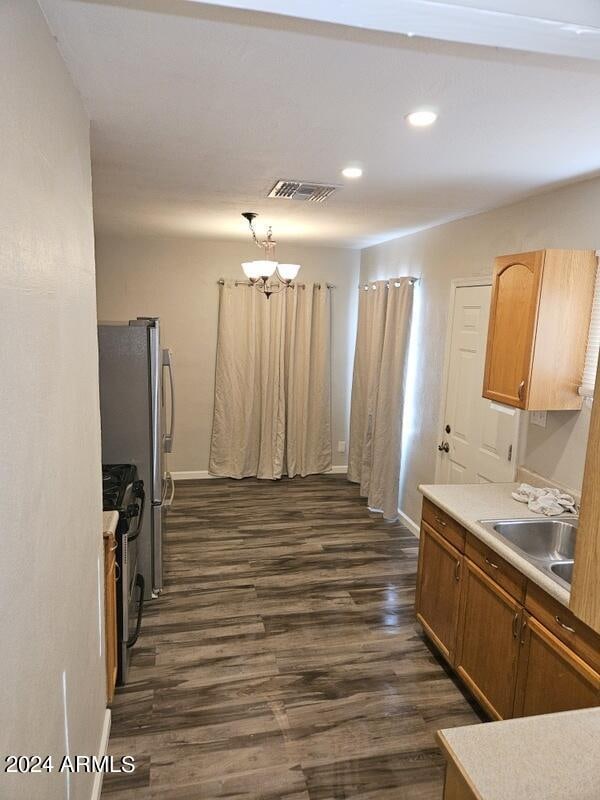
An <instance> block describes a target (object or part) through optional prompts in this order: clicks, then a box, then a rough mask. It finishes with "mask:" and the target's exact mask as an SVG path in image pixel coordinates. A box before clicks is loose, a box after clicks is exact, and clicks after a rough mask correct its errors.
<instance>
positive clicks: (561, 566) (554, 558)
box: [480, 515, 579, 589]
mask: <svg viewBox="0 0 600 800" xmlns="http://www.w3.org/2000/svg"><path fill="white" fill-rule="evenodd" d="M480 522H481V524H482V525H483V526H484V527H485V528H487V529H488V531H490V533H493V534H494V535H495V536H497V537H498V538H500V539H502V541H503V542H504V544H506V545H508V547H510V548H511V549H512V550H514V551H515V552H517V553H519V554H520V555H521V556H523V557H524V558H525V559H527V561H529V563H530V564H532V565H533V566H535V567H537V568H538V569H540V570H541V571H542V572H544V573H545V574H546V575H548V576H549V577H551V578H552V579H553V580H555V581H556V582H557V583H559V584H561V585H562V586H564V587H565V588H567V589H570V588H571V578H572V575H573V559H574V557H575V541H576V539H577V526H578V524H579V520H578V518H577V517H574V516H572V515H569V516H561V517H552V518H542V519H539V518H533V517H529V518H526V519H510V520H507V519H491V520H480Z"/></svg>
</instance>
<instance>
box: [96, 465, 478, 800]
mask: <svg viewBox="0 0 600 800" xmlns="http://www.w3.org/2000/svg"><path fill="white" fill-rule="evenodd" d="M165 565H166V566H165V572H166V574H165V579H166V580H165V590H164V593H163V594H162V595H161V597H160V598H159V599H158V600H156V601H153V603H152V604H150V605H149V607H148V610H147V612H146V615H145V619H144V624H143V630H142V634H141V636H140V639H139V642H138V645H137V647H136V649H135V655H134V660H133V667H132V670H131V674H130V682H129V684H128V685H127V686H126V687H125V688H124V689H121V690H120V691H118V693H117V696H116V698H115V701H114V705H113V722H112V733H111V740H110V753H111V754H113V755H114V756H121V755H134V756H135V757H136V763H137V769H136V771H135V772H134V773H132V774H131V775H120V776H119V775H107V776H106V779H105V784H104V791H103V797H105V798H106V800H125V798H135V800H138V798H139V799H140V800H141V798H144V800H157V799H158V798H160V800H200V799H202V800H205V799H206V800H210V798H230V799H233V800H246V799H248V798H261V800H276V799H278V798H285V799H286V800H308V799H309V798H310V800H330V799H332V798H336V799H337V798H350V797H352V798H363V800H367V799H368V800H392V798H394V800H440V799H441V796H442V781H443V760H442V757H441V755H440V752H439V750H438V748H437V746H436V744H435V739H434V733H435V731H436V730H437V729H438V728H440V727H449V726H454V725H464V724H469V723H473V722H478V721H479V717H478V712H477V710H476V708H475V707H473V706H471V704H470V702H469V700H468V699H466V697H465V696H464V695H463V694H462V692H461V691H460V689H459V688H458V686H457V685H456V684H455V683H454V681H453V680H452V678H451V677H450V676H449V674H448V673H447V672H446V670H445V669H444V667H443V665H442V664H441V662H440V661H439V660H438V659H437V658H436V657H435V656H434V655H433V653H432V652H431V651H430V649H429V648H428V647H427V645H426V644H425V642H424V640H423V637H422V635H421V633H420V631H419V629H418V627H417V625H416V624H415V621H414V609H413V600H414V588H415V577H416V565H417V540H416V539H415V538H414V537H413V535H412V534H411V533H410V532H409V531H408V530H407V529H406V528H404V527H402V526H401V525H400V524H389V523H385V522H383V521H382V520H381V519H380V518H379V517H375V516H371V515H369V513H368V511H367V509H366V507H365V502H364V500H362V499H361V498H360V497H359V495H358V487H357V486H354V485H352V484H349V483H347V482H346V479H345V476H344V475H327V476H315V477H310V478H295V479H294V480H283V481H278V482H269V481H258V480H254V479H246V480H243V481H234V480H214V481H210V480H209V481H197V482H186V483H178V484H177V492H176V500H175V504H174V507H173V511H172V513H171V514H170V516H169V524H168V533H167V536H166V554H165Z"/></svg>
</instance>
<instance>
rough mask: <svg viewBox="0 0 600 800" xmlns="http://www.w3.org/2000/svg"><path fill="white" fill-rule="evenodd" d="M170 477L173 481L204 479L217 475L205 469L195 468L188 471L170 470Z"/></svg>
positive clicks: (210, 478) (216, 476)
mask: <svg viewBox="0 0 600 800" xmlns="http://www.w3.org/2000/svg"><path fill="white" fill-rule="evenodd" d="M171 477H172V478H173V480H174V481H206V480H212V479H213V478H218V477H219V476H218V475H211V474H210V472H209V471H208V470H207V469H196V470H190V471H188V472H172V473H171Z"/></svg>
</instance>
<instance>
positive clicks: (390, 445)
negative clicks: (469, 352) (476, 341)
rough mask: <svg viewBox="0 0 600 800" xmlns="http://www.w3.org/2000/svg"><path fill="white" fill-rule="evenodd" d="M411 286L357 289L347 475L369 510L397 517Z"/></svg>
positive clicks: (396, 283) (407, 282)
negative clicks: (356, 320) (357, 485)
mask: <svg viewBox="0 0 600 800" xmlns="http://www.w3.org/2000/svg"><path fill="white" fill-rule="evenodd" d="M413 294H414V286H413V281H412V280H411V279H409V278H397V279H395V280H389V281H375V282H374V283H372V284H370V285H369V286H368V288H367V289H366V290H365V289H361V290H360V298H359V305H358V331H357V336H356V351H355V355H354V375H353V379H352V406H351V411H350V446H349V456H348V479H349V480H350V481H353V482H354V483H359V484H360V493H361V496H362V497H366V498H367V503H368V506H369V508H370V509H372V510H374V511H381V512H382V513H383V516H384V517H385V518H386V519H390V520H393V519H397V518H398V499H399V497H398V495H399V491H400V462H401V450H402V417H403V411H404V395H405V382H406V364H407V360H408V343H409V337H410V323H411V317H412V306H413Z"/></svg>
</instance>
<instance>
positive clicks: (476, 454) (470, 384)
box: [438, 286, 519, 483]
mask: <svg viewBox="0 0 600 800" xmlns="http://www.w3.org/2000/svg"><path fill="white" fill-rule="evenodd" d="M490 298H491V286H459V287H457V288H456V290H455V293H454V307H453V308H452V309H451V313H452V327H451V333H450V336H451V340H450V352H449V361H448V372H447V374H448V384H447V393H446V405H445V412H444V417H443V420H442V431H441V435H440V448H441V449H439V448H438V449H439V462H438V465H439V469H438V479H439V481H440V482H441V483H489V482H493V483H501V482H507V481H512V480H514V476H515V459H516V456H517V444H518V442H517V437H518V432H519V412H518V411H517V410H516V409H512V408H508V407H505V406H500V405H498V404H496V403H492V402H491V401H490V400H486V399H484V398H483V397H482V396H481V391H482V387H483V370H484V365H485V349H486V342H487V330H488V319H489V311H490Z"/></svg>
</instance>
